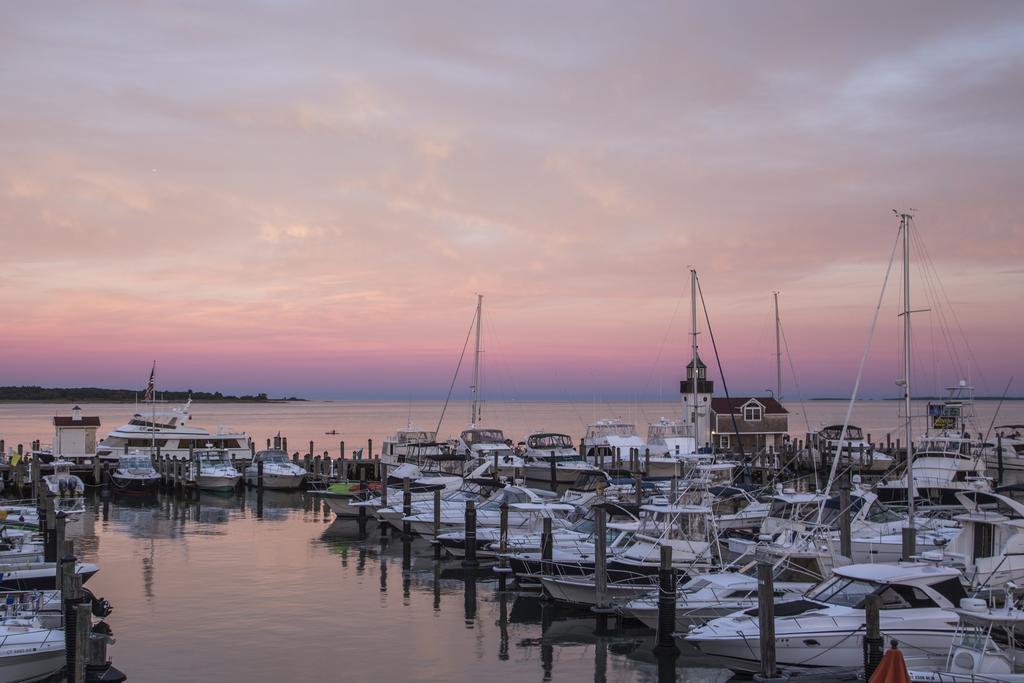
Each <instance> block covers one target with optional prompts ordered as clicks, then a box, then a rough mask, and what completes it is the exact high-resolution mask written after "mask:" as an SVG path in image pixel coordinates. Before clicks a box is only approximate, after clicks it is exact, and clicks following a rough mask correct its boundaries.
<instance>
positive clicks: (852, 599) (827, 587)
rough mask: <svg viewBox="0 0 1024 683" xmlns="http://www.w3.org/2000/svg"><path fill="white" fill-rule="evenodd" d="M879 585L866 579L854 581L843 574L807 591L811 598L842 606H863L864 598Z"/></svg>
mask: <svg viewBox="0 0 1024 683" xmlns="http://www.w3.org/2000/svg"><path fill="white" fill-rule="evenodd" d="M877 589H878V586H876V585H875V584H872V583H868V582H866V581H854V580H853V579H848V578H845V577H842V576H833V577H832V578H831V579H829V580H828V581H825V582H824V583H822V584H821V585H819V586H818V587H816V588H813V589H811V591H810V592H808V593H807V597H808V598H810V599H811V600H817V601H818V602H824V603H827V604H829V605H839V606H841V607H854V608H857V607H863V606H864V600H865V598H867V597H868V596H869V595H871V594H872V593H874V592H875V591H876V590H877Z"/></svg>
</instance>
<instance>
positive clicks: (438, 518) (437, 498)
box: [434, 489, 441, 560]
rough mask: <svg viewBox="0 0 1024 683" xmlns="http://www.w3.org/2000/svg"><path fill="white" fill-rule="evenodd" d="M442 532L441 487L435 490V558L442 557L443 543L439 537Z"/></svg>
mask: <svg viewBox="0 0 1024 683" xmlns="http://www.w3.org/2000/svg"><path fill="white" fill-rule="evenodd" d="M440 533H441V489H438V490H436V491H434V559H435V560H440V559H441V544H440V543H438V541H437V537H438V535H439V534H440Z"/></svg>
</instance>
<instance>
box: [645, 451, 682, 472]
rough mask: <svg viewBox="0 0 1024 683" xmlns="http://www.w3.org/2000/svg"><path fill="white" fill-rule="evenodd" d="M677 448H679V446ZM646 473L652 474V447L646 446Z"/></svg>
mask: <svg viewBox="0 0 1024 683" xmlns="http://www.w3.org/2000/svg"><path fill="white" fill-rule="evenodd" d="M676 448H678V446H677V447H676ZM644 473H645V474H647V476H650V475H651V449H650V448H645V449H644Z"/></svg>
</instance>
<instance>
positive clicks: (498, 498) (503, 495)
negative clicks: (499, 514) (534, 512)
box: [477, 489, 533, 510]
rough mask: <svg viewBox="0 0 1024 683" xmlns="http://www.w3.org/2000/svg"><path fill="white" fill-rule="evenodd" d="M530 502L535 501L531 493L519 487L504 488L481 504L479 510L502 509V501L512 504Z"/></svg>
mask: <svg viewBox="0 0 1024 683" xmlns="http://www.w3.org/2000/svg"><path fill="white" fill-rule="evenodd" d="M530 502H533V501H531V500H530V496H529V494H527V493H526V492H525V491H521V490H517V489H502V490H501V491H499V492H498V493H497V494H496V495H495V496H494V498H491V499H490V500H489V501H487V502H486V503H484V504H483V505H480V506H479V507H478V508H477V510H500V509H501V505H502V503H508V504H509V505H512V504H513V503H530Z"/></svg>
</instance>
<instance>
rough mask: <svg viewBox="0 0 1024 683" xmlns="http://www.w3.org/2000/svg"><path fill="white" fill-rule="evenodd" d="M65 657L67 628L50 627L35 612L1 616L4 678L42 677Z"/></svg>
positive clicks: (0, 672)
mask: <svg viewBox="0 0 1024 683" xmlns="http://www.w3.org/2000/svg"><path fill="white" fill-rule="evenodd" d="M64 659H65V658H64V629H62V628H47V627H46V626H44V625H43V624H42V623H41V622H40V620H39V618H38V617H36V616H35V615H18V616H2V617H0V680H4V681H36V680H41V679H43V678H46V677H47V676H49V675H51V674H55V673H56V672H58V671H60V670H61V669H62V668H63V667H64Z"/></svg>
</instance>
